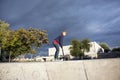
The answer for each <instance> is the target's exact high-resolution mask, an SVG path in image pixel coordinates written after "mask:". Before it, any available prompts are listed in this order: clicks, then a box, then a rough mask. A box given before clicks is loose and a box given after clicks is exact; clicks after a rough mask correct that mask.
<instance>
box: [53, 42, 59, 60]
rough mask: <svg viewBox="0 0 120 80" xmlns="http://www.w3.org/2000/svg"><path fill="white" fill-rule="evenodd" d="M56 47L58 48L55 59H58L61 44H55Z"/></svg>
mask: <svg viewBox="0 0 120 80" xmlns="http://www.w3.org/2000/svg"><path fill="white" fill-rule="evenodd" d="M54 47H55V49H56V52H55V55H54V58H55V59H58V55H59V45H58V44H54Z"/></svg>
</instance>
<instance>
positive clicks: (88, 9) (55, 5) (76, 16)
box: [0, 0, 120, 47]
mask: <svg viewBox="0 0 120 80" xmlns="http://www.w3.org/2000/svg"><path fill="white" fill-rule="evenodd" d="M0 19H2V20H5V21H7V22H8V23H10V24H11V26H10V28H11V29H19V28H21V27H25V28H28V27H30V26H32V27H34V28H40V29H45V30H47V31H48V37H49V40H50V42H52V39H54V38H55V37H56V36H57V35H59V34H60V32H61V31H62V30H66V31H67V33H68V35H67V36H66V38H65V43H64V44H69V43H70V41H71V40H72V39H84V38H88V39H90V40H91V41H97V42H106V43H108V44H109V45H110V47H116V46H120V0H0Z"/></svg>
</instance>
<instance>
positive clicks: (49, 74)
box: [0, 58, 120, 80]
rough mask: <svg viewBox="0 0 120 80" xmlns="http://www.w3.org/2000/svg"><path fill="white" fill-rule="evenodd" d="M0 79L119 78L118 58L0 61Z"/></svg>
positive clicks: (76, 79)
mask: <svg viewBox="0 0 120 80" xmlns="http://www.w3.org/2000/svg"><path fill="white" fill-rule="evenodd" d="M0 80H120V58H116V59H97V60H80V61H64V62H28V63H0Z"/></svg>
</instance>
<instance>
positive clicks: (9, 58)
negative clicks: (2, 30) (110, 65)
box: [9, 51, 11, 63]
mask: <svg viewBox="0 0 120 80" xmlns="http://www.w3.org/2000/svg"><path fill="white" fill-rule="evenodd" d="M10 61H11V51H10V53H9V63H10Z"/></svg>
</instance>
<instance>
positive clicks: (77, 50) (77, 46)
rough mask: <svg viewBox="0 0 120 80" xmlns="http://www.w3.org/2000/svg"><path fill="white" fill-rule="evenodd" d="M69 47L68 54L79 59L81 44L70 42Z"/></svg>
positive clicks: (75, 41)
mask: <svg viewBox="0 0 120 80" xmlns="http://www.w3.org/2000/svg"><path fill="white" fill-rule="evenodd" d="M71 45H72V46H71V47H70V54H71V55H72V56H75V57H79V58H81V56H82V50H81V49H80V47H81V42H80V41H78V40H72V41H71Z"/></svg>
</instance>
